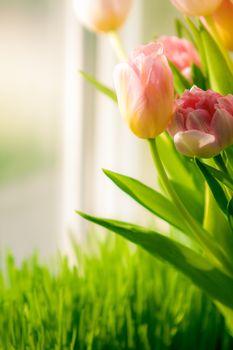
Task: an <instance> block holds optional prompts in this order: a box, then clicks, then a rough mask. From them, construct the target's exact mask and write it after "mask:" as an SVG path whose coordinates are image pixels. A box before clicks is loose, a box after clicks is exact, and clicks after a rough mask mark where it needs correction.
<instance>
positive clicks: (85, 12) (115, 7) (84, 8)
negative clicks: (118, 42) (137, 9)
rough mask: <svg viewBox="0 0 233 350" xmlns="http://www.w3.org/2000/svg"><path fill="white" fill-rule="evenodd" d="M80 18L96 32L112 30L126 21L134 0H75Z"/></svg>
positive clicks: (75, 7)
mask: <svg viewBox="0 0 233 350" xmlns="http://www.w3.org/2000/svg"><path fill="white" fill-rule="evenodd" d="M73 3H74V9H75V11H76V14H77V16H78V18H79V20H80V21H81V22H82V23H83V24H84V25H85V26H86V27H87V28H88V29H90V30H92V31H94V32H104V33H107V32H111V31H114V30H116V29H118V28H119V27H121V26H122V24H123V23H124V22H125V20H126V18H127V16H128V14H129V11H130V9H131V6H132V3H133V0H73Z"/></svg>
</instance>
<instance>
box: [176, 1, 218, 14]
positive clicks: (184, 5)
mask: <svg viewBox="0 0 233 350" xmlns="http://www.w3.org/2000/svg"><path fill="white" fill-rule="evenodd" d="M171 2H172V3H173V5H174V6H176V7H177V8H178V10H179V11H181V12H182V13H184V14H185V15H187V16H207V15H211V14H212V13H213V12H214V11H215V10H216V9H217V8H218V6H219V5H220V4H221V2H222V0H171Z"/></svg>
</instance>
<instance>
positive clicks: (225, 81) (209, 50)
mask: <svg viewBox="0 0 233 350" xmlns="http://www.w3.org/2000/svg"><path fill="white" fill-rule="evenodd" d="M200 31H201V38H202V43H203V47H204V50H205V56H206V64H207V70H208V76H209V81H210V86H211V88H212V89H213V90H214V91H217V92H219V93H220V94H222V95H227V94H232V93H233V76H232V73H231V71H230V69H229V67H228V64H227V62H226V60H225V58H224V56H223V54H222V52H221V51H220V49H219V47H218V45H217V44H216V42H215V41H214V39H213V38H212V37H211V35H210V34H209V33H208V32H207V30H206V29H205V28H204V27H203V26H202V27H201V29H200Z"/></svg>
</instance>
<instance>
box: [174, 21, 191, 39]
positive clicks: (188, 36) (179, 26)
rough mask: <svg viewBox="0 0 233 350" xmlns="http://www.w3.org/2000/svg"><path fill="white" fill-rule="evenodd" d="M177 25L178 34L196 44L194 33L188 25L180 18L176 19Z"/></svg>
mask: <svg viewBox="0 0 233 350" xmlns="http://www.w3.org/2000/svg"><path fill="white" fill-rule="evenodd" d="M175 27H176V33H177V36H178V37H179V38H185V39H187V40H189V41H190V42H192V43H193V44H194V45H195V42H194V40H193V37H192V34H191V33H190V31H189V30H188V29H187V27H186V26H185V25H184V23H183V22H182V21H181V20H180V19H178V18H176V19H175Z"/></svg>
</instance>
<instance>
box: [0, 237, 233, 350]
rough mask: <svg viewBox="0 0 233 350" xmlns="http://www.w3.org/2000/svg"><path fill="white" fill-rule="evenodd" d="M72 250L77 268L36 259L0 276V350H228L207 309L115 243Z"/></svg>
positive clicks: (185, 285)
mask: <svg viewBox="0 0 233 350" xmlns="http://www.w3.org/2000/svg"><path fill="white" fill-rule="evenodd" d="M82 250H83V249H79V248H77V247H76V256H77V264H76V265H75V266H74V267H71V266H69V263H68V260H67V259H66V258H65V257H58V258H57V259H56V261H53V264H51V266H50V268H48V267H47V266H45V265H43V264H41V263H39V262H38V259H37V258H36V257H33V258H31V259H28V260H25V261H24V262H23V263H22V264H21V266H20V267H17V266H16V264H15V262H14V259H13V257H12V256H9V257H8V258H7V268H6V270H4V272H2V273H1V274H0V349H1V350H13V349H17V350H21V349H22V350H27V349H28V350H34V349H38V350H39V349H41V350H52V349H62V350H66V349H67V350H68V349H69V350H71V349H78V350H82V349H88V350H91V349H97V350H115V349H118V350H119V349H140V350H149V349H155V350H161V349H174V350H176V349H177V350H183V349H184V350H187V349H189V350H192V349H193V350H197V349H198V350H202V349H203V350H212V349H216V350H217V349H229V350H230V349H232V348H233V339H232V338H231V337H230V336H229V335H228V333H227V331H226V329H225V326H224V321H223V319H222V317H221V316H220V314H219V313H218V312H217V310H216V308H215V306H214V305H213V304H212V303H211V302H210V301H209V300H208V298H207V297H206V296H205V295H203V294H202V293H201V292H200V291H199V290H197V289H196V288H195V287H194V286H192V285H191V284H190V283H189V281H188V280H187V279H185V278H184V277H182V276H181V275H180V274H178V273H177V272H176V271H175V270H173V269H172V268H171V267H169V266H167V265H164V264H162V263H159V262H158V261H157V260H155V259H153V258H152V257H150V256H149V255H147V254H146V253H145V252H143V251H141V250H137V251H136V250H135V248H132V246H129V245H128V244H127V243H126V242H124V241H122V240H121V239H116V240H115V241H113V240H112V239H111V240H109V241H108V242H107V243H106V242H105V243H98V244H96V245H95V249H92V250H93V251H95V253H89V254H87V253H84V252H83V251H82Z"/></svg>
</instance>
